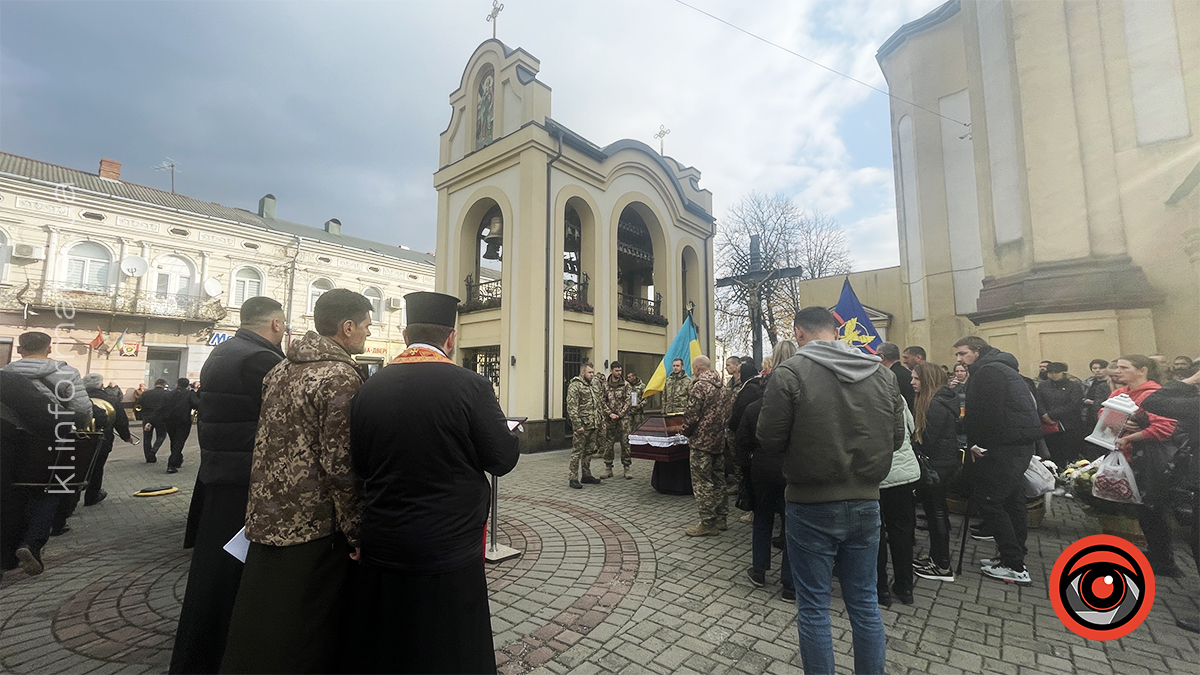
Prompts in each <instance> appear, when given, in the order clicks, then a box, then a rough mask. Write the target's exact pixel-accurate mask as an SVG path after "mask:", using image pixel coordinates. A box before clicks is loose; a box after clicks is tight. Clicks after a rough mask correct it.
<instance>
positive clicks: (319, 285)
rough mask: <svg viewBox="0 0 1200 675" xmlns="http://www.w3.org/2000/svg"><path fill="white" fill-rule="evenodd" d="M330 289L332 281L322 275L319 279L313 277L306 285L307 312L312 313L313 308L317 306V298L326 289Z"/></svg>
mask: <svg viewBox="0 0 1200 675" xmlns="http://www.w3.org/2000/svg"><path fill="white" fill-rule="evenodd" d="M332 290H333V282H332V281H330V280H328V279H325V278H323V277H322V278H320V279H314V280H313V282H312V283H311V284H309V285H308V313H309V314H310V315H311V314H312V313H313V308H314V307H316V306H317V298H319V297H321V296H322V295H324V294H325V292H326V291H332Z"/></svg>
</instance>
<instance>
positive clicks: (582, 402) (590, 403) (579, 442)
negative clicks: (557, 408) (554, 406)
mask: <svg viewBox="0 0 1200 675" xmlns="http://www.w3.org/2000/svg"><path fill="white" fill-rule="evenodd" d="M595 372H596V371H595V369H594V368H593V367H592V364H590V363H584V364H582V365H580V366H579V375H577V376H575V377H573V378H571V383H570V384H569V385H568V386H567V418H568V419H569V420H570V421H571V427H572V428H573V429H574V431H573V432H572V435H571V463H570V464H569V465H568V466H567V480H568V483H567V484H568V485H570V486H571V487H573V488H575V489H576V490H578V489H581V488H582V487H583V483H589V484H593V485H599V484H600V479H599V478H596V477H595V476H593V475H592V455H595V454H596V453H597V452H599V450H600V437H601V436H602V435H603V434H604V416H603V413H602V409H603V404H602V402H601V400H600V390H599V389H597V388H596V387H595V386H594V385H593V383H592V381H593V380H594V379H595ZM581 462H582V463H583V475H582V476H581V477H580V478H579V479H578V480H577V479H576V478H575V477H576V475H578V474H579V465H580V463H581Z"/></svg>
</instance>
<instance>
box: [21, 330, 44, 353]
mask: <svg viewBox="0 0 1200 675" xmlns="http://www.w3.org/2000/svg"><path fill="white" fill-rule="evenodd" d="M17 351H18V352H20V354H21V355H22V356H33V355H35V354H49V353H50V336H49V335H47V334H45V333H43V332H41V331H36V330H34V331H29V332H28V333H21V335H20V337H18V338H17Z"/></svg>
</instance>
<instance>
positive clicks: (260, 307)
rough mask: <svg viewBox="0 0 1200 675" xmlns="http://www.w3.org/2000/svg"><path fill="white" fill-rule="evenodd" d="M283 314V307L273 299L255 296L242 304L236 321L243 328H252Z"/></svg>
mask: <svg viewBox="0 0 1200 675" xmlns="http://www.w3.org/2000/svg"><path fill="white" fill-rule="evenodd" d="M282 314H283V305H281V304H279V301H278V300H276V299H275V298H268V297H266V296H265V295H259V296H255V297H253V298H250V299H249V300H246V301H245V302H243V303H242V307H241V309H239V310H238V319H239V321H240V323H241V326H242V327H243V328H254V327H257V326H261V325H262V324H264V323H266V322H267V321H270V320H271V319H273V318H275V317H276V316H279V315H282Z"/></svg>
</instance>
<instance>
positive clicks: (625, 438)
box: [604, 417, 633, 469]
mask: <svg viewBox="0 0 1200 675" xmlns="http://www.w3.org/2000/svg"><path fill="white" fill-rule="evenodd" d="M629 433H630V431H629V418H628V417H622V418H621V419H619V420H613V419H610V420H608V431H607V432H606V433H605V434H604V439H605V440H604V465H605V466H607V467H609V468H610V469H611V468H612V465H613V443H616V442H618V441H619V442H620V443H621V464H622V465H624V466H630V465H632V464H633V458H631V457H630V456H629Z"/></svg>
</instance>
